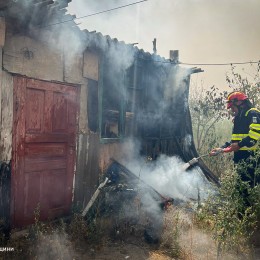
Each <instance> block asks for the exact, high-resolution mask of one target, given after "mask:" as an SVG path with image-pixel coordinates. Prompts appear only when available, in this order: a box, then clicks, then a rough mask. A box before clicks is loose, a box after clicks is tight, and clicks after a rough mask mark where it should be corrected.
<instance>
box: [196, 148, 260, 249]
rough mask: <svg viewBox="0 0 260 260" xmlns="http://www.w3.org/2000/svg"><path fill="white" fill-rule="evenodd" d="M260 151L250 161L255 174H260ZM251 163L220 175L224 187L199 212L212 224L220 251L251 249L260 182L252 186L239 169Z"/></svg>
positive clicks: (259, 211) (259, 212)
mask: <svg viewBox="0 0 260 260" xmlns="http://www.w3.org/2000/svg"><path fill="white" fill-rule="evenodd" d="M259 161H260V150H259V149H258V150H257V152H256V154H255V157H253V158H251V163H252V165H254V167H255V174H256V176H259V175H260V171H259V165H258V163H259ZM247 167H248V164H245V163H241V164H239V165H238V166H237V167H235V168H234V169H233V170H232V171H227V172H226V173H225V174H223V175H222V177H221V187H220V188H219V189H218V193H217V196H216V195H215V196H214V197H211V198H209V199H208V201H207V202H206V203H205V205H204V207H203V208H202V209H201V211H200V212H199V213H198V219H199V220H200V221H202V222H205V223H211V225H210V228H211V229H212V230H213V233H214V238H215V239H216V241H217V242H218V245H219V252H222V251H223V250H230V249H232V250H236V251H240V252H243V251H244V250H245V249H246V248H249V247H248V246H249V243H248V242H249V240H250V238H251V236H252V234H253V232H254V231H255V230H256V229H257V227H258V225H259V219H260V203H259V196H260V184H259V183H254V184H255V185H251V186H250V185H249V183H248V182H245V181H242V180H241V177H240V176H241V175H240V174H238V172H240V173H241V172H242V171H244V173H246V171H247Z"/></svg>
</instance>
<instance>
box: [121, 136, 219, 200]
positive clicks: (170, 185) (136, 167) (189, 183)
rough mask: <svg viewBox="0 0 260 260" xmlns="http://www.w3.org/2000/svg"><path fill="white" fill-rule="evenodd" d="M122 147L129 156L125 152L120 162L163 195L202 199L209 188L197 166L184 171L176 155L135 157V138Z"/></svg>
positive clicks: (176, 197) (207, 193)
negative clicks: (153, 159) (123, 160)
mask: <svg viewBox="0 0 260 260" xmlns="http://www.w3.org/2000/svg"><path fill="white" fill-rule="evenodd" d="M126 147H128V150H127V151H128V152H129V154H132V156H128V158H127V159H126V160H125V162H124V165H125V166H126V167H127V168H128V169H129V170H130V171H132V172H133V173H134V174H135V175H137V177H138V178H140V179H141V180H142V181H144V182H145V183H147V184H148V185H150V186H152V187H153V188H154V189H155V190H157V191H158V192H159V193H160V194H162V195H163V196H168V197H172V198H175V199H180V200H183V201H189V200H198V199H199V200H204V199H206V198H207V197H208V195H209V194H210V193H212V192H213V190H214V188H213V186H212V184H211V183H210V182H209V181H208V180H207V179H206V177H205V176H204V174H203V172H202V170H201V169H200V168H199V167H197V166H195V167H194V168H193V169H192V170H189V171H185V170H184V167H183V166H184V165H185V163H184V162H183V161H182V160H181V159H180V158H179V157H177V156H172V157H170V156H166V155H160V157H159V158H157V160H156V161H150V160H149V158H148V159H147V158H140V157H139V158H138V156H137V155H138V154H139V150H138V149H139V145H138V142H137V141H133V142H131V141H130V140H129V141H128V142H127V143H126Z"/></svg>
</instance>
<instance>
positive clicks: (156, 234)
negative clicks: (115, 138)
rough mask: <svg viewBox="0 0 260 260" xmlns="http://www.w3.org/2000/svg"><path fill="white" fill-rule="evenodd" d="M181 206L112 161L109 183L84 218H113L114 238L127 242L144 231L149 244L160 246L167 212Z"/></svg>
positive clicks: (108, 171)
mask: <svg viewBox="0 0 260 260" xmlns="http://www.w3.org/2000/svg"><path fill="white" fill-rule="evenodd" d="M199 193H200V192H199V191H198V197H199V196H200V194H199ZM99 194H100V196H99ZM98 197H99V198H98ZM97 198H98V199H97ZM190 201H192V200H190ZM193 202H194V201H193ZM181 203H185V201H182V200H180V199H179V198H176V199H175V198H173V197H169V196H166V195H164V194H161V193H160V192H158V191H157V190H156V189H155V188H154V187H152V186H151V185H149V184H148V183H146V182H145V181H144V180H142V179H141V178H140V176H138V175H136V174H135V173H133V172H132V171H130V170H129V169H128V168H126V167H125V166H124V165H123V164H121V163H119V162H118V161H116V160H115V159H111V164H110V166H109V167H108V168H107V171H106V174H105V180H104V181H103V182H102V183H101V184H100V185H99V187H98V188H97V190H96V192H95V193H94V195H93V196H92V198H91V200H90V202H89V203H88V204H87V206H86V207H85V209H84V211H83V213H82V216H90V215H91V214H93V212H97V211H98V212H99V214H100V215H99V216H100V217H101V218H102V219H106V218H108V219H109V218H110V219H111V221H112V223H111V222H110V224H111V225H112V226H111V227H110V230H112V232H110V235H111V234H112V237H114V238H120V239H126V237H127V235H134V234H135V235H136V234H137V233H138V234H139V235H140V231H141V233H142V235H143V237H144V239H145V240H146V242H148V243H158V242H159V241H160V237H161V232H162V229H163V219H164V212H165V211H166V210H167V209H169V208H170V207H171V206H177V205H180V204H181ZM92 205H95V206H93V207H92ZM183 205H184V204H183ZM93 210H94V211H93ZM124 236H125V237H124Z"/></svg>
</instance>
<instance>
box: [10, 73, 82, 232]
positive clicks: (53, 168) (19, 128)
mask: <svg viewBox="0 0 260 260" xmlns="http://www.w3.org/2000/svg"><path fill="white" fill-rule="evenodd" d="M77 99H78V90H77V88H76V87H73V86H67V85H63V84H57V83H51V82H44V81H39V80H33V79H28V78H23V77H14V126H13V161H12V207H11V216H12V226H13V227H22V226H26V225H28V224H32V223H33V222H34V218H35V212H36V211H39V212H40V220H48V219H53V218H56V217H60V216H64V215H66V214H68V213H69V212H70V208H71V204H72V196H73V178H74V168H75V146H76V130H77V111H78V102H77Z"/></svg>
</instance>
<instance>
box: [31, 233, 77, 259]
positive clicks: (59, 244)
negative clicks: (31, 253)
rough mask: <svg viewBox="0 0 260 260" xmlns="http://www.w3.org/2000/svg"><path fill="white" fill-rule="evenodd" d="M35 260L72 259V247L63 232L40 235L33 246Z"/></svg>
mask: <svg viewBox="0 0 260 260" xmlns="http://www.w3.org/2000/svg"><path fill="white" fill-rule="evenodd" d="M34 250H35V254H36V256H37V259H39V260H44V259H64V260H67V259H68V260H69V259H73V255H74V250H73V245H72V243H71V242H70V241H69V239H68V235H67V234H66V233H65V232H58V231H53V232H52V233H51V234H41V235H40V236H39V238H38V243H37V244H36V245H35V248H34Z"/></svg>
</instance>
